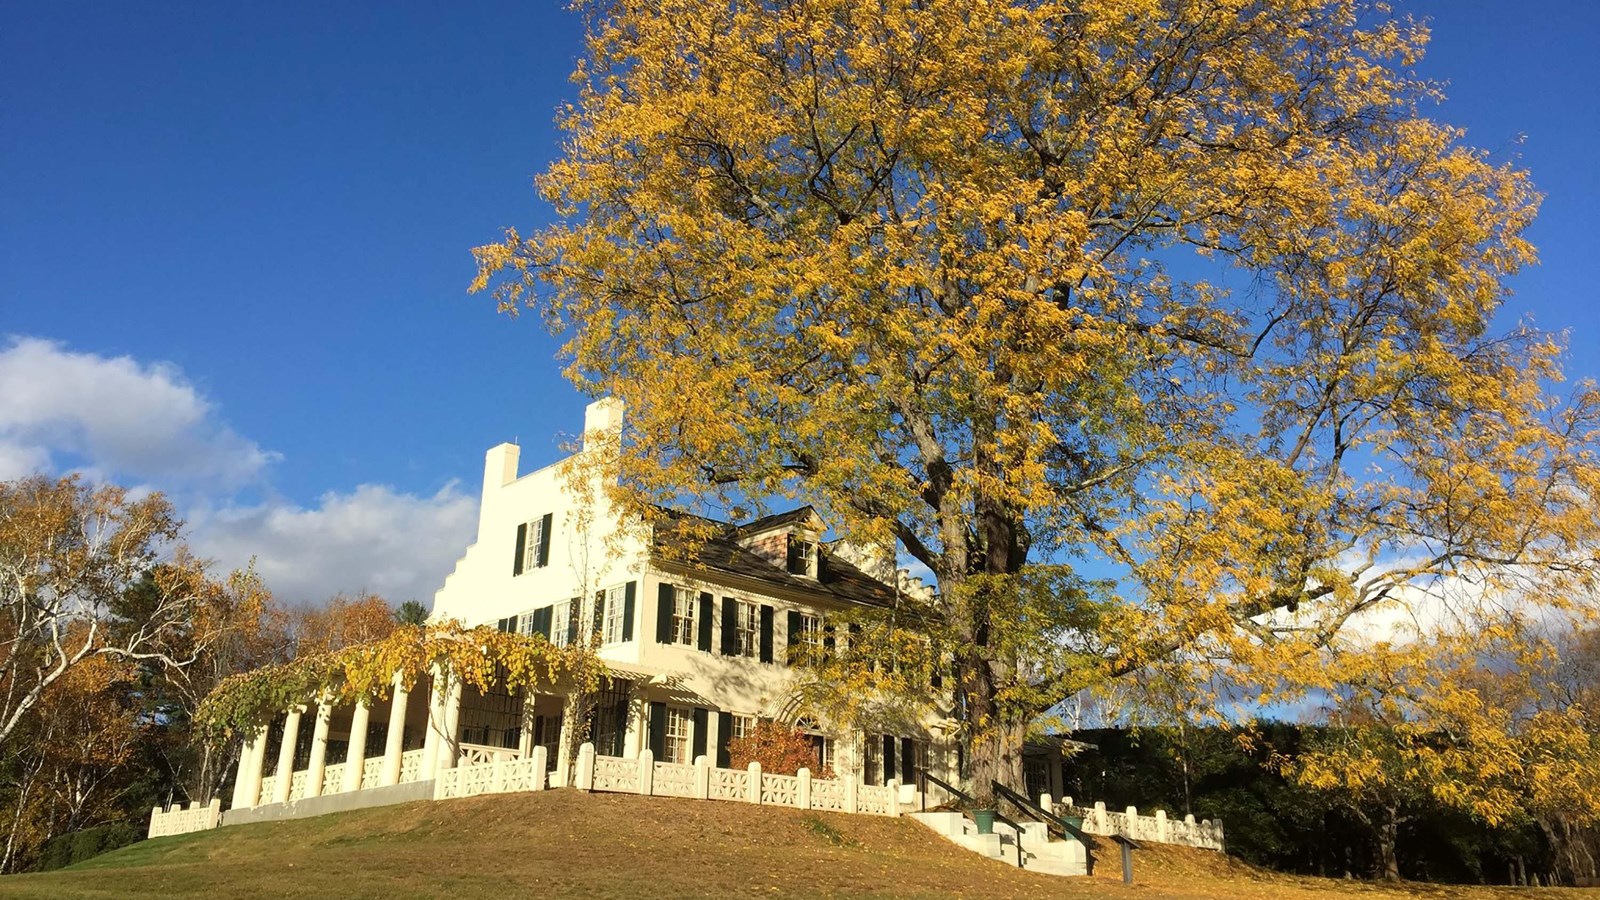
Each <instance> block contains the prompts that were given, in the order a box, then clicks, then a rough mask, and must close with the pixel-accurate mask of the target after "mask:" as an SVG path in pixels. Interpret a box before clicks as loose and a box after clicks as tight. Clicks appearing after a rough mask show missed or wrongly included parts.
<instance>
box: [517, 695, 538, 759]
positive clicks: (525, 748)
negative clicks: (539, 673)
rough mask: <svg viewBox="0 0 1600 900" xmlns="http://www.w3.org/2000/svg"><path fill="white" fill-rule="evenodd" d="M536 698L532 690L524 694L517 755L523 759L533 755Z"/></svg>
mask: <svg viewBox="0 0 1600 900" xmlns="http://www.w3.org/2000/svg"><path fill="white" fill-rule="evenodd" d="M536 698H537V695H536V694H534V692H533V689H532V688H528V689H527V690H526V691H524V692H523V694H522V730H521V732H520V737H518V738H517V755H518V756H519V757H521V758H522V759H527V758H528V757H530V756H531V755H532V754H533V706H534V701H535V699H536Z"/></svg>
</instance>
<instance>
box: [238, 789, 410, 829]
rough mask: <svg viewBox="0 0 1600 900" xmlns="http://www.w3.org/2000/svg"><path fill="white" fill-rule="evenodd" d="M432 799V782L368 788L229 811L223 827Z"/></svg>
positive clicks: (302, 817) (303, 817)
mask: <svg viewBox="0 0 1600 900" xmlns="http://www.w3.org/2000/svg"><path fill="white" fill-rule="evenodd" d="M432 799H433V782H432V781H431V780H430V781H409V782H406V783H405V784H396V785H390V786H389V787H380V788H368V789H366V790H363V791H349V792H346V793H343V794H329V795H326V796H323V797H308V798H306V799H304V800H293V801H290V802H288V803H268V804H266V805H264V806H257V807H254V808H253V809H230V810H228V811H227V812H225V813H223V814H222V824H223V825H248V824H250V823H251V822H277V821H280V820H283V819H305V818H310V817H311V816H321V815H325V814H327V813H335V812H348V811H349V810H352V809H368V808H370V807H374V806H393V805H394V804H396V803H412V802H414V801H417V800H432Z"/></svg>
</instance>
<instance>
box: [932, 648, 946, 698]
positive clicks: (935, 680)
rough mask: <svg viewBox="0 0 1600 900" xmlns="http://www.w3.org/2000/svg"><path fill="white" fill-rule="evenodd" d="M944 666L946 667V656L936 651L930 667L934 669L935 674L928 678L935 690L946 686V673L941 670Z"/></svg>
mask: <svg viewBox="0 0 1600 900" xmlns="http://www.w3.org/2000/svg"><path fill="white" fill-rule="evenodd" d="M943 667H944V657H943V655H942V654H940V653H938V652H935V653H934V654H933V664H932V666H931V667H930V668H931V669H932V672H933V674H932V675H931V676H930V677H929V678H928V683H929V684H931V685H932V686H933V688H934V689H935V690H937V689H938V688H942V687H944V673H943V672H941V671H940V669H941V668H943Z"/></svg>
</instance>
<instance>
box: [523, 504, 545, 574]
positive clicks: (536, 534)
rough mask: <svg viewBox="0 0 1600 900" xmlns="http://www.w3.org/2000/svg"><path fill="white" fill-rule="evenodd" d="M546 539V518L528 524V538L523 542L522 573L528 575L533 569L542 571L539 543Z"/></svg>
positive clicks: (533, 520) (539, 518)
mask: <svg viewBox="0 0 1600 900" xmlns="http://www.w3.org/2000/svg"><path fill="white" fill-rule="evenodd" d="M543 539H544V517H543V516H540V517H538V518H537V519H532V520H530V521H529V522H528V527H527V531H526V537H524V539H523V541H522V571H523V572H524V573H527V572H528V571H529V570H532V569H541V568H544V567H543V566H541V565H539V543H540V541H542V540H543Z"/></svg>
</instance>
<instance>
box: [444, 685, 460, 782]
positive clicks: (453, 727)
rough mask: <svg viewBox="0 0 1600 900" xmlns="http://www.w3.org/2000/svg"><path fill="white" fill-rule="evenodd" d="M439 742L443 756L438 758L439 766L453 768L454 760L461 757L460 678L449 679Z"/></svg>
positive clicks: (454, 765)
mask: <svg viewBox="0 0 1600 900" xmlns="http://www.w3.org/2000/svg"><path fill="white" fill-rule="evenodd" d="M442 737H443V740H441V741H440V742H439V751H440V752H441V753H443V754H444V758H443V759H441V760H439V766H440V768H444V769H454V768H455V767H456V761H457V760H459V759H460V758H461V679H459V678H452V679H450V695H449V696H448V697H447V698H446V699H445V707H444V734H443V735H442Z"/></svg>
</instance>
